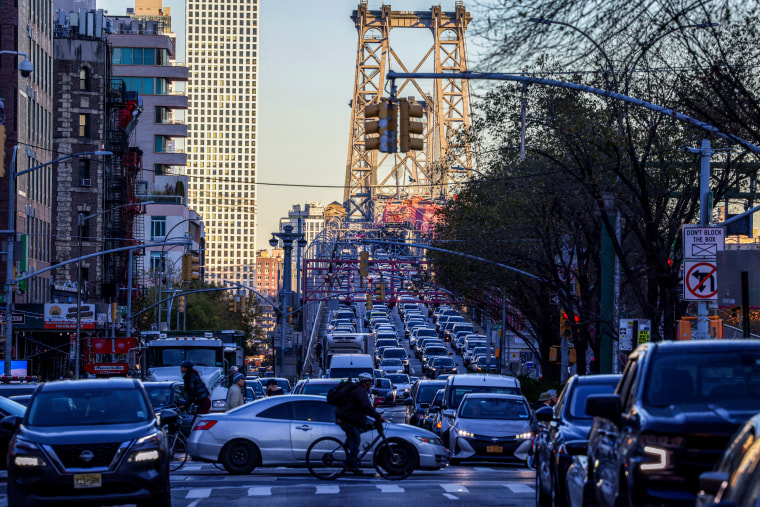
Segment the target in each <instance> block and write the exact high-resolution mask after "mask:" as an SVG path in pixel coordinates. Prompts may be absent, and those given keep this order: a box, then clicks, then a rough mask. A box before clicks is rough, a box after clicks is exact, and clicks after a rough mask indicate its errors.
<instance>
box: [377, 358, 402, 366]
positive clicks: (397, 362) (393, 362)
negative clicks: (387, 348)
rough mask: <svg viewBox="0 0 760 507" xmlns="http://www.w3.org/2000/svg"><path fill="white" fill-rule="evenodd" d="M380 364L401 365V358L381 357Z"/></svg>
mask: <svg viewBox="0 0 760 507" xmlns="http://www.w3.org/2000/svg"><path fill="white" fill-rule="evenodd" d="M380 366H401V359H383V362H382V363H380Z"/></svg>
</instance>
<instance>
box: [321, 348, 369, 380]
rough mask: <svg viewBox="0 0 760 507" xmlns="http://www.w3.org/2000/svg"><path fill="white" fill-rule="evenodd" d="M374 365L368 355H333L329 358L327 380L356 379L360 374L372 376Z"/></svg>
mask: <svg viewBox="0 0 760 507" xmlns="http://www.w3.org/2000/svg"><path fill="white" fill-rule="evenodd" d="M374 372H375V363H374V361H373V360H372V356H370V355H369V354H334V355H332V356H331V357H330V363H329V366H328V368H327V378H356V377H357V376H358V375H359V374H360V373H369V374H370V375H373V376H374Z"/></svg>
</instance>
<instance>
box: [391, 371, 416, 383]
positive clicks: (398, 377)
mask: <svg viewBox="0 0 760 507" xmlns="http://www.w3.org/2000/svg"><path fill="white" fill-rule="evenodd" d="M385 378H387V379H388V380H390V381H391V382H393V384H411V382H410V381H409V375H402V374H401V373H396V374H393V375H386V376H385Z"/></svg>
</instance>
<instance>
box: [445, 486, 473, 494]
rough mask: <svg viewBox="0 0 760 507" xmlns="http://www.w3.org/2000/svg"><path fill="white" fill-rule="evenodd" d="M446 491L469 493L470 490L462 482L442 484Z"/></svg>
mask: <svg viewBox="0 0 760 507" xmlns="http://www.w3.org/2000/svg"><path fill="white" fill-rule="evenodd" d="M440 486H441V487H442V488H443V490H444V491H445V492H446V493H469V492H470V490H468V489H467V488H465V487H464V486H462V485H461V484H440Z"/></svg>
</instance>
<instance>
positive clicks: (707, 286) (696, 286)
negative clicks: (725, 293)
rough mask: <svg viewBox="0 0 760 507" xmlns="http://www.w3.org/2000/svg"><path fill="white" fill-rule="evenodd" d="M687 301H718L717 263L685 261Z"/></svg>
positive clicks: (685, 295)
mask: <svg viewBox="0 0 760 507" xmlns="http://www.w3.org/2000/svg"><path fill="white" fill-rule="evenodd" d="M684 273H685V274H684V281H683V282H684V283H683V287H684V295H683V298H684V300H685V301H710V300H717V299H718V271H717V266H716V264H715V261H695V260H685V261H684Z"/></svg>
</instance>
